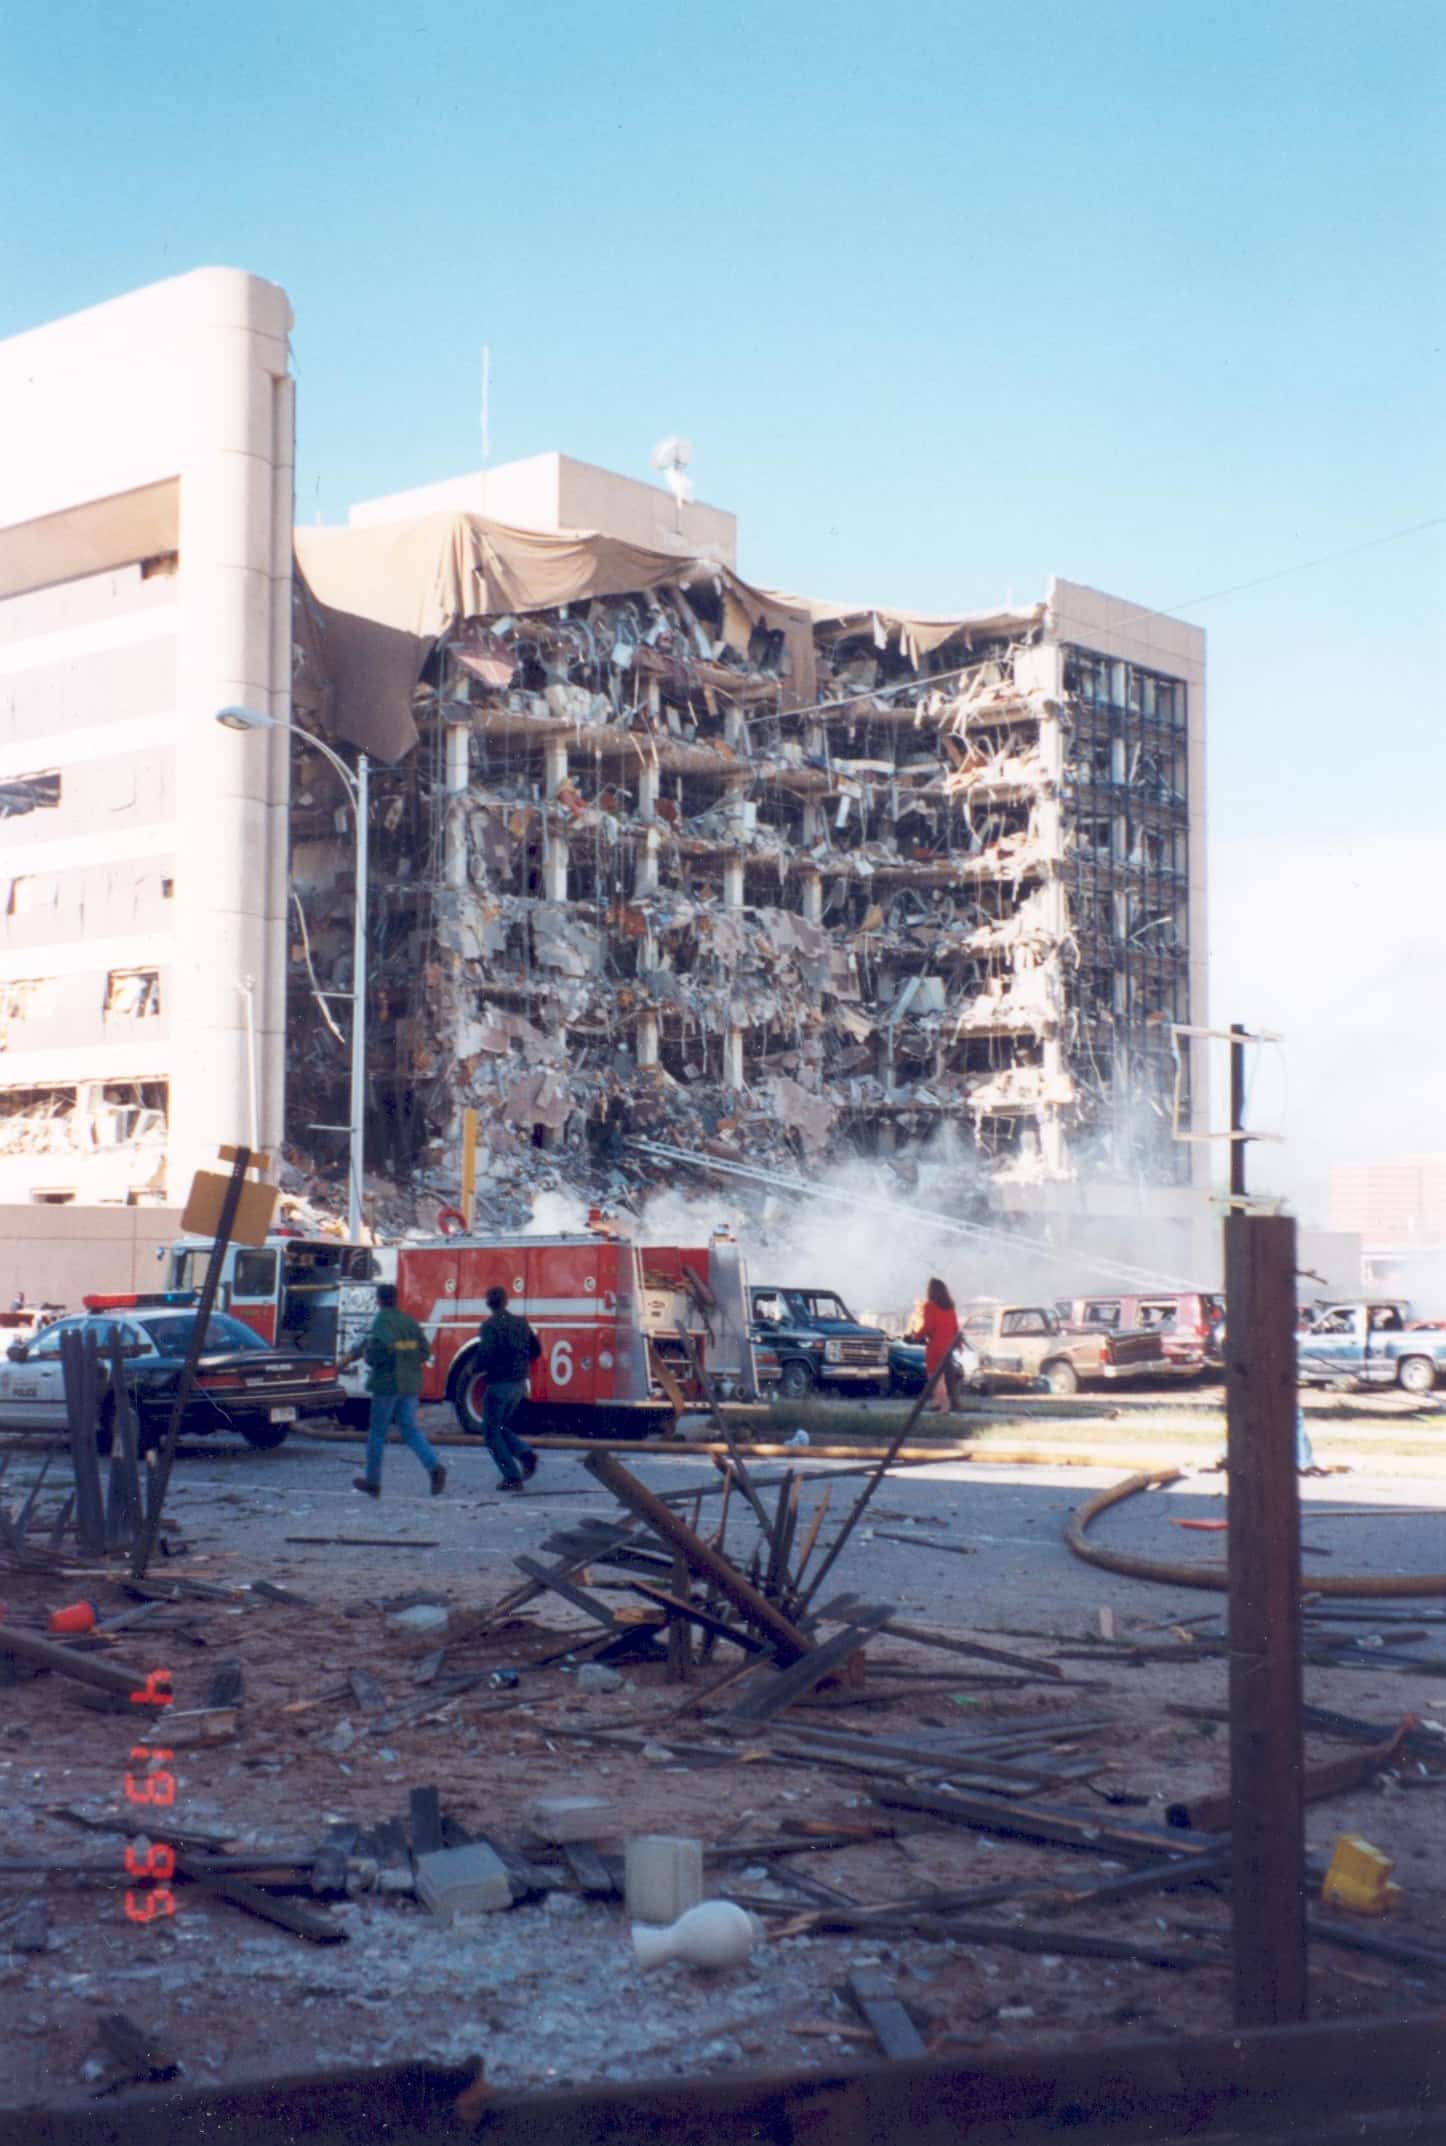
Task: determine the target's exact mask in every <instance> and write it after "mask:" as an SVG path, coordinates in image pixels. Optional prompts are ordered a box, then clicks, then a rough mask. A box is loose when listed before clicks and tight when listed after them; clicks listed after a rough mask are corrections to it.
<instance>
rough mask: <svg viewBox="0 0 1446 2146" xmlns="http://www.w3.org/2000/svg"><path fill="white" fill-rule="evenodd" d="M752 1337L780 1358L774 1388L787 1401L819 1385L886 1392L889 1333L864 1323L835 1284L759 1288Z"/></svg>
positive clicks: (754, 1298)
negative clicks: (832, 1286)
mask: <svg viewBox="0 0 1446 2146" xmlns="http://www.w3.org/2000/svg"><path fill="white" fill-rule="evenodd" d="M753 1340H754V1343H755V1345H758V1346H761V1347H764V1348H766V1349H769V1350H771V1351H772V1353H773V1354H774V1355H775V1356H776V1357H777V1359H778V1383H777V1386H776V1388H775V1391H776V1392H778V1393H780V1394H782V1395H783V1396H784V1398H785V1399H787V1400H790V1401H801V1400H802V1399H803V1397H804V1395H805V1394H808V1393H812V1392H813V1390H814V1388H815V1387H816V1386H849V1387H854V1388H859V1387H862V1388H863V1389H864V1390H865V1391H866V1392H868V1393H887V1392H888V1389H889V1337H888V1335H887V1334H886V1333H884V1331H883V1329H882V1328H881V1327H877V1326H864V1325H863V1324H861V1322H860V1321H859V1320H857V1319H856V1318H855V1317H854V1315H853V1313H852V1312H851V1311H850V1310H849V1308H848V1306H847V1304H845V1302H844V1300H843V1298H842V1297H841V1296H838V1295H836V1294H835V1292H834V1291H833V1290H832V1289H779V1288H774V1287H770V1286H764V1285H759V1286H757V1287H755V1288H754V1290H753Z"/></svg>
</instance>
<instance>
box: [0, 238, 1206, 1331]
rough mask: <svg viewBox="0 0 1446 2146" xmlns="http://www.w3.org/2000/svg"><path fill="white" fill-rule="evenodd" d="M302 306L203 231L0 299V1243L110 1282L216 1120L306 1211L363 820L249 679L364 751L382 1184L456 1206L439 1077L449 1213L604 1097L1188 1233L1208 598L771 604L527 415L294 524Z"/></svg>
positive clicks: (619, 1119)
mask: <svg viewBox="0 0 1446 2146" xmlns="http://www.w3.org/2000/svg"><path fill="white" fill-rule="evenodd" d="M290 322H291V309H290V306H289V304H288V302H287V299H286V295H285V293H284V292H283V291H281V290H279V289H278V288H277V287H276V286H275V285H271V284H267V283H264V282H262V281H261V280H260V279H258V278H256V277H252V276H247V275H244V274H241V273H240V272H236V271H229V270H204V271H198V272H196V273H195V274H192V275H188V276H182V277H178V278H176V279H174V280H172V281H171V282H168V283H163V284H159V285H155V286H152V287H151V288H150V289H148V290H144V291H138V292H134V293H131V294H129V295H128V296H126V297H125V298H122V299H117V300H114V301H111V302H110V303H108V304H106V305H104V306H100V307H97V308H95V309H93V310H91V311H90V312H88V313H84V314H81V315H77V316H75V317H73V318H72V319H69V320H64V321H58V322H53V323H50V324H48V325H47V326H45V327H43V328H39V329H36V330H34V331H32V332H30V333H29V334H26V335H22V336H19V337H15V338H12V339H10V340H9V341H8V342H5V343H3V344H0V384H3V387H4V393H3V395H0V429H3V430H4V432H5V440H4V447H5V454H4V457H3V460H4V466H5V483H4V488H3V498H0V830H3V850H0V865H3V866H4V872H3V875H0V1275H3V1279H4V1285H5V1286H6V1287H7V1288H10V1289H13V1288H15V1287H16V1286H27V1287H30V1288H32V1289H33V1287H34V1286H35V1261H36V1257H37V1254H36V1249H35V1248H36V1244H37V1240H38V1233H39V1232H41V1230H42V1217H41V1215H40V1212H39V1210H41V1209H46V1210H50V1211H51V1212H50V1213H49V1215H48V1218H47V1219H45V1221H44V1223H43V1228H44V1229H47V1230H52V1229H53V1233H54V1237H55V1242H56V1244H57V1246H59V1245H60V1244H61V1242H62V1240H63V1241H64V1243H65V1244H67V1245H69V1246H70V1247H71V1250H72V1252H73V1255H74V1257H73V1262H72V1265H73V1275H72V1276H71V1277H70V1278H69V1279H67V1280H65V1281H64V1282H62V1280H61V1279H60V1273H59V1267H57V1269H56V1279H55V1280H54V1282H53V1283H51V1284H50V1285H49V1286H52V1287H54V1288H64V1289H65V1290H66V1291H67V1292H68V1293H70V1294H73V1293H75V1290H76V1289H77V1288H79V1287H81V1286H86V1287H94V1286H97V1285H98V1282H99V1281H100V1280H102V1279H104V1280H109V1281H110V1283H111V1285H113V1286H124V1280H125V1278H127V1277H129V1275H130V1274H131V1273H132V1272H133V1271H135V1264H136V1261H137V1260H142V1261H143V1260H144V1259H145V1258H148V1257H149V1250H148V1247H149V1246H150V1245H151V1244H152V1243H153V1242H154V1241H156V1240H157V1238H163V1237H164V1235H165V1233H166V1232H167V1231H168V1230H170V1229H173V1228H174V1226H175V1219H176V1213H177V1210H178V1209H179V1207H180V1205H181V1203H182V1202H183V1201H184V1198H185V1194H186V1190H187V1187H188V1186H189V1184H190V1181H191V1175H192V1172H193V1171H194V1170H196V1169H198V1168H206V1167H210V1166H211V1165H213V1164H214V1161H215V1156H216V1150H217V1147H218V1146H220V1145H223V1144H227V1143H233V1142H235V1141H236V1140H237V1139H238V1138H245V1139H246V1140H247V1141H248V1142H249V1144H250V1145H252V1146H253V1147H255V1148H258V1149H260V1150H262V1151H264V1152H266V1153H267V1154H269V1155H272V1156H281V1157H284V1158H285V1163H284V1171H283V1174H284V1176H285V1178H286V1182H287V1186H288V1189H289V1190H290V1191H292V1192H293V1193H295V1194H301V1195H304V1194H307V1193H312V1194H314V1195H315V1198H316V1206H317V1210H318V1211H319V1212H320V1211H328V1212H331V1213H334V1212H335V1210H336V1208H337V1206H338V1205H339V1204H340V1197H339V1195H340V1189H341V1187H342V1185H343V1183H344V1181H345V1159H346V1145H347V1138H348V1131H347V1129H348V1127H349V1125H350V1121H351V1108H350V1099H349V1084H348V1081H347V1057H348V1050H349V1044H350V1023H351V1014H352V1008H351V1006H350V1004H349V1003H348V998H349V993H350V991H351V987H352V981H353V979H352V974H351V963H352V931H351V921H352V911H353V903H352V882H353V868H354V862H355V849H354V846H353V829H352V824H351V822H350V820H349V818H348V806H347V803H346V800H345V798H344V796H343V794H342V792H341V789H340V787H339V784H338V779H337V775H336V771H335V770H334V769H333V768H330V767H328V766H327V764H326V762H325V759H324V757H318V756H317V755H316V754H315V752H314V751H313V749H312V748H311V747H310V746H309V745H308V744H307V743H306V741H305V740H304V739H301V738H299V737H297V736H296V735H295V734H293V736H292V737H291V738H288V737H287V736H286V734H285V728H284V726H285V725H287V724H288V723H290V722H295V723H296V724H298V725H300V726H301V728H302V729H303V730H309V731H312V732H314V733H315V734H316V735H317V736H318V737H320V738H322V739H326V740H329V741H331V742H332V744H333V745H335V746H338V747H339V748H340V750H341V752H342V754H343V756H344V757H346V758H347V759H348V760H349V759H350V757H351V755H352V753H353V752H354V751H356V750H357V749H360V750H362V751H364V752H365V753H366V754H367V756H368V759H369V763H370V768H371V773H372V803H373V810H372V811H371V813H370V814H369V816H368V826H369V831H370V836H371V852H372V854H371V869H370V874H369V886H368V900H367V904H366V933H365V944H366V949H367V953H368V976H367V980H366V991H365V1012H366V1039H367V1062H366V1075H367V1078H366V1083H365V1087H366V1099H367V1100H366V1113H365V1115H366V1136H367V1137H366V1152H367V1157H368V1159H369V1161H370V1163H371V1165H372V1169H373V1172H374V1173H375V1178H376V1182H374V1183H373V1184H372V1185H371V1187H370V1188H369V1189H368V1200H369V1204H370V1213H371V1216H372V1219H373V1221H374V1223H375V1224H377V1225H379V1226H381V1227H383V1228H388V1229H390V1228H392V1227H396V1226H399V1225H401V1224H405V1223H407V1222H415V1223H418V1224H425V1225H428V1226H429V1225H430V1224H431V1222H432V1219H433V1217H434V1216H435V1212H436V1207H437V1204H438V1201H439V1199H442V1200H446V1199H452V1198H455V1196H456V1193H457V1189H458V1185H459V1174H458V1173H459V1150H460V1137H459V1124H460V1120H461V1118H462V1116H463V1114H464V1113H465V1112H466V1111H468V1110H469V1109H470V1110H475V1111H476V1112H477V1113H478V1118H479V1123H480V1126H481V1130H482V1135H483V1137H482V1140H481V1152H482V1157H483V1163H484V1173H485V1174H484V1177H483V1181H482V1187H481V1192H480V1196H479V1201H478V1207H477V1215H478V1220H479V1221H481V1222H483V1223H490V1224H496V1225H498V1226H503V1227H513V1226H516V1225H517V1224H519V1223H520V1222H521V1221H523V1220H524V1219H525V1218H526V1216H527V1214H528V1212H529V1211H530V1210H531V1208H532V1207H533V1206H534V1205H535V1201H536V1196H537V1194H538V1193H539V1191H542V1190H546V1189H549V1188H559V1189H561V1190H563V1191H565V1192H567V1193H568V1194H570V1195H573V1194H575V1195H576V1196H577V1197H578V1198H579V1199H584V1198H586V1199H593V1198H602V1199H603V1200H604V1201H609V1202H610V1201H615V1200H618V1199H621V1198H624V1197H628V1196H630V1195H631V1194H633V1193H635V1192H636V1190H637V1189H638V1185H639V1181H640V1179H641V1180H646V1178H647V1176H648V1175H649V1173H650V1172H651V1173H652V1174H653V1175H654V1176H656V1175H658V1174H660V1168H659V1166H656V1164H655V1161H647V1160H641V1159H640V1157H639V1151H638V1150H637V1148H636V1147H634V1146H630V1145H629V1143H630V1142H633V1141H636V1140H637V1139H639V1138H651V1139H653V1140H654V1141H658V1140H660V1139H661V1140H662V1141H663V1142H664V1143H665V1144H667V1145H669V1146H671V1147H674V1148H677V1149H680V1150H682V1151H685V1152H688V1153H709V1152H710V1151H711V1152H712V1153H713V1155H714V1157H715V1159H716V1160H718V1161H720V1162H721V1161H723V1160H725V1159H729V1158H731V1159H732V1160H733V1162H734V1163H735V1164H736V1163H737V1160H738V1158H740V1157H742V1158H744V1159H745V1161H746V1162H748V1163H752V1164H763V1165H773V1166H778V1167H780V1168H786V1169H787V1170H788V1171H789V1172H791V1173H794V1174H796V1173H798V1172H799V1171H800V1170H802V1171H806V1172H808V1173H809V1174H810V1175H815V1174H817V1173H818V1172H820V1171H822V1170H823V1169H825V1168H826V1167H828V1166H829V1164H830V1163H831V1162H833V1161H835V1160H838V1159H842V1158H847V1157H859V1156H875V1157H878V1158H879V1161H878V1168H879V1171H880V1172H881V1173H882V1174H884V1175H886V1176H887V1177H889V1178H890V1179H891V1181H893V1182H895V1183H898V1182H900V1181H902V1182H903V1183H904V1184H905V1185H906V1186H907V1185H909V1184H910V1182H911V1180H910V1172H911V1171H914V1170H916V1169H927V1170H933V1169H935V1168H936V1166H937V1163H938V1159H939V1158H940V1157H945V1158H947V1159H948V1162H949V1165H950V1167H951V1169H952V1172H953V1176H952V1179H951V1182H950V1184H949V1185H948V1186H947V1187H946V1188H944V1190H943V1192H942V1193H941V1204H945V1205H950V1204H951V1203H952V1205H956V1206H957V1205H960V1204H963V1203H967V1202H969V1201H974V1200H977V1201H978V1202H980V1203H981V1204H987V1205H988V1206H989V1207H990V1209H991V1211H993V1212H995V1213H1003V1214H1006V1215H1013V1216H1017V1217H1019V1218H1022V1219H1024V1220H1026V1221H1027V1222H1028V1223H1029V1225H1030V1227H1031V1228H1037V1227H1038V1226H1039V1224H1040V1218H1041V1217H1046V1218H1053V1220H1052V1221H1051V1227H1053V1226H1054V1223H1055V1222H1058V1223H1059V1224H1060V1225H1061V1226H1062V1225H1063V1223H1064V1222H1065V1221H1066V1220H1068V1222H1069V1226H1070V1229H1071V1231H1072V1232H1082V1233H1083V1235H1084V1237H1085V1238H1090V1237H1091V1235H1092V1233H1095V1234H1098V1233H1107V1232H1108V1230H1109V1229H1112V1228H1114V1226H1115V1224H1116V1223H1117V1222H1120V1223H1121V1225H1122V1226H1123V1227H1126V1228H1127V1229H1128V1232H1129V1234H1130V1236H1131V1240H1132V1244H1138V1241H1139V1237H1140V1229H1139V1224H1140V1222H1141V1221H1142V1220H1143V1221H1144V1222H1145V1224H1146V1225H1147V1228H1148V1231H1149V1234H1150V1240H1151V1255H1152V1256H1151V1259H1150V1264H1151V1265H1153V1266H1157V1267H1168V1268H1171V1269H1174V1270H1176V1271H1177V1272H1181V1273H1193V1274H1194V1275H1195V1277H1196V1278H1197V1279H1200V1278H1208V1275H1207V1268H1208V1269H1210V1270H1211V1271H1213V1264H1214V1262H1213V1254H1212V1252H1211V1251H1210V1250H1208V1249H1207V1250H1205V1251H1204V1252H1203V1256H1202V1247H1208V1243H1209V1233H1208V1231H1206V1230H1204V1229H1202V1228H1201V1224H1202V1222H1203V1221H1206V1220H1208V1208H1207V1206H1206V1202H1205V1196H1204V1191H1203V1186H1202V1182H1201V1178H1200V1170H1199V1165H1200V1164H1202V1163H1203V1158H1204V1155H1205V1152H1206V1151H1205V1149H1204V1147H1203V1146H1197V1147H1196V1148H1194V1149H1189V1148H1187V1147H1186V1146H1184V1145H1182V1144H1181V1143H1179V1142H1177V1141H1176V1140H1175V1139H1174V1138H1173V1137H1172V1134H1173V1127H1174V1125H1175V1123H1176V1122H1178V1123H1179V1124H1180V1125H1181V1127H1182V1128H1183V1127H1188V1128H1189V1129H1190V1130H1191V1131H1192V1132H1194V1133H1195V1134H1197V1135H1198V1134H1200V1133H1201V1132H1203V1131H1204V1130H1205V1128H1206V1123H1207V1119H1206V1112H1205V1097H1204V1092H1203V1086H1202V1084H1201V1083H1200V1081H1199V1080H1198V1079H1197V1080H1196V1081H1195V1082H1194V1084H1193V1086H1192V1084H1191V1082H1190V1080H1189V1078H1188V1076H1189V1073H1190V1067H1189V1064H1188V1060H1187V1059H1186V1058H1177V1055H1176V1050H1175V1046H1174V1041H1173V1032H1174V1029H1175V1028H1176V1027H1177V1026H1178V1025H1179V1024H1180V1023H1182V1022H1186V1023H1188V1022H1190V1021H1194V1022H1195V1023H1203V1021H1204V1018H1205V1015H1204V1005H1205V931H1204V893H1205V878H1204V827H1205V822H1204V790H1203V770H1204V721H1205V708H1204V643H1203V636H1202V635H1201V634H1200V633H1199V632H1198V630H1197V629H1195V628H1193V627H1189V626H1186V625H1184V624H1183V623H1181V622H1180V621H1177V620H1171V619H1167V618H1162V617H1161V616H1160V615H1159V614H1157V613H1154V612H1151V611H1149V610H1147V609H1144V608H1142V607H1139V606H1135V605H1131V604H1127V603H1123V602H1120V601H1117V600H1115V599H1113V598H1107V597H1103V596H1100V595H1098V594H1096V593H1095V592H1093V591H1090V590H1087V589H1084V588H1081V587H1078V586H1076V585H1074V584H1071V583H1068V582H1061V581H1056V582H1054V583H1052V584H1051V585H1050V587H1049V590H1048V593H1047V596H1046V597H1045V599H1044V601H1042V602H1040V603H1037V604H1031V605H1026V606H1023V607H1015V606H1014V605H1013V604H1010V605H1007V606H1005V607H1003V608H1001V609H1000V610H998V611H997V612H993V613H989V614H981V615H977V616H972V617H958V618H953V619H924V618H920V617H916V616H912V615H910V614H907V613H902V612H898V611H891V610H888V609H885V608H882V607H880V608H852V609H851V608H846V607H839V606H831V605H827V604H818V603H812V602H808V601H805V600H803V599H800V598H797V597H789V596H785V595H780V594H778V593H776V592H772V591H768V590H764V589H759V588H757V587H754V586H752V585H750V584H749V583H748V582H746V581H745V580H744V579H743V578H742V577H741V576H740V574H739V573H738V571H737V564H736V554H735V549H734V524H733V520H732V517H731V516H729V515H727V514H725V513H723V512H722V511H721V510H718V509H716V508H711V507H707V506H704V505H702V504H699V503H684V502H683V501H681V500H675V499H674V498H672V497H670V496H669V494H668V493H667V492H666V491H664V490H662V489H660V488H659V487H657V486H654V485H648V484H634V483H632V482H631V481H630V480H627V479H625V478H621V477H618V476H616V475H613V474H612V473H610V472H607V471H604V470H598V469H593V468H590V467H589V466H588V465H585V464H582V463H578V462H575V461H573V460H571V459H570V458H568V457H566V456H556V455H553V456H538V457H533V458H531V459H530V460H529V461H527V462H521V463H514V464H506V465H502V466H501V467H498V468H493V469H490V470H488V471H486V472H484V473H479V474H477V475H475V476H474V477H472V478H464V479H458V480H453V481H451V482H449V483H448V484H445V485H443V486H440V487H431V488H428V489H427V490H424V491H423V492H421V493H419V494H414V495H407V496H405V497H402V498H398V499H393V500H391V501H381V502H374V503H372V505H371V506H370V507H368V508H363V509H358V510H354V512H353V517H352V525H351V526H349V527H346V528H342V529H320V528H318V529H304V530H299V531H295V532H294V533H293V527H292V523H293V514H292V501H293V492H294V485H293V465H292V441H293V429H294V427H293V391H294V383H293V381H292V379H291V376H290V370H289V363H288V355H287V331H288V329H289V326H290ZM294 559H295V561H298V562H299V567H297V566H295V565H294ZM237 708H241V709H244V710H247V711H254V712H255V714H256V715H258V716H259V718H260V721H261V723H262V725H263V726H266V727H265V730H264V734H258V735H254V736H252V737H251V738H250V739H249V740H247V741H242V740H240V739H238V738H237V737H236V736H235V734H234V733H233V732H232V731H230V730H227V729H224V728H222V727H221V726H220V725H219V724H218V723H217V722H216V720H215V718H216V716H217V715H218V713H220V712H222V711H224V710H235V709H237ZM1196 1071H1197V1073H1198V1071H1199V1067H1198V1065H1197V1068H1196ZM338 1128H340V1130H338ZM1192 1157H1193V1158H1198V1161H1197V1163H1196V1167H1193V1168H1192V1166H1191V1163H1192ZM930 1189H931V1190H933V1189H935V1187H934V1185H933V1184H932V1182H931V1186H930ZM125 1216H129V1217H131V1218H132V1219H131V1220H130V1221H129V1222H125V1224H124V1227H122V1220H123V1218H124V1217H125ZM112 1240H113V1241H114V1245H115V1246H119V1247H120V1249H119V1250H118V1251H117V1252H116V1260H117V1261H118V1262H119V1264H115V1263H112V1259H111V1249H110V1248H111V1247H112ZM1100 1242H1101V1248H1102V1249H1103V1238H1102V1237H1101V1239H1100ZM122 1254H123V1255H124V1256H122ZM57 1258H59V1254H58V1253H57Z"/></svg>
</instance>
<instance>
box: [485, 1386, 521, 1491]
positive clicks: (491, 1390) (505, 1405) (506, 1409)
mask: <svg viewBox="0 0 1446 2146" xmlns="http://www.w3.org/2000/svg"><path fill="white" fill-rule="evenodd" d="M526 1392H527V1381H526V1379H500V1380H494V1379H489V1380H488V1382H487V1391H486V1392H485V1393H484V1394H483V1396H482V1436H483V1437H484V1438H485V1439H486V1441H487V1450H488V1452H489V1453H490V1454H491V1455H492V1458H493V1459H494V1460H495V1461H496V1463H497V1472H498V1474H499V1475H500V1476H501V1478H502V1480H503V1482H504V1483H520V1482H521V1480H522V1477H523V1473H524V1470H523V1467H522V1463H523V1462H524V1461H526V1460H531V1459H532V1458H533V1453H532V1448H531V1446H529V1445H527V1444H525V1443H524V1441H523V1440H522V1439H520V1438H519V1437H518V1435H517V1433H516V1431H514V1430H513V1428H512V1418H513V1417H514V1416H515V1415H516V1414H517V1410H518V1408H519V1406H520V1404H521V1402H522V1400H523V1398H524V1396H525V1395H526Z"/></svg>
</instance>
